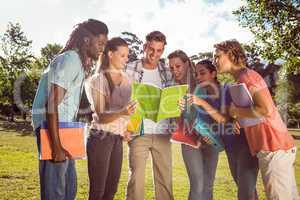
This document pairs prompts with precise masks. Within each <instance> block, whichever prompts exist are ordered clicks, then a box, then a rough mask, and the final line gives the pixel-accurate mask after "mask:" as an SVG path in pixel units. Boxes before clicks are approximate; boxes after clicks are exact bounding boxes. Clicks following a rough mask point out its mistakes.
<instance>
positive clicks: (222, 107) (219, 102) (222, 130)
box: [194, 84, 246, 151]
mask: <svg viewBox="0 0 300 200" xmlns="http://www.w3.org/2000/svg"><path fill="white" fill-rule="evenodd" d="M218 89H219V92H220V95H219V98H214V97H213V96H212V95H204V96H203V95H201V97H202V98H203V99H204V100H205V101H207V102H208V103H209V104H210V105H211V106H212V107H214V108H216V109H217V110H219V112H221V113H225V112H226V107H229V106H230V104H231V102H232V99H231V96H230V93H229V85H227V84H225V85H220V87H219V88H218ZM197 90H202V89H201V88H196V90H195V92H194V94H195V95H196V96H197V93H199V94H201V93H202V94H203V93H205V91H204V92H203V91H202V92H200V91H197ZM198 113H199V114H198V116H197V117H201V118H202V120H203V121H205V122H206V123H207V124H208V125H209V126H210V127H211V129H212V130H213V131H214V133H216V134H219V135H220V137H221V139H222V141H223V143H224V147H225V150H226V151H233V150H234V149H236V148H237V147H239V145H244V144H246V138H245V134H244V130H243V129H241V130H240V134H239V135H237V134H235V133H234V132H233V125H232V123H226V124H221V123H218V122H216V121H215V120H214V119H213V118H212V117H211V116H210V115H209V114H208V113H206V112H205V111H204V110H203V109H201V110H200V112H198Z"/></svg>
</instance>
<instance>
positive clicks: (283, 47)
mask: <svg viewBox="0 0 300 200" xmlns="http://www.w3.org/2000/svg"><path fill="white" fill-rule="evenodd" d="M246 2H247V4H246V5H245V6H242V7H240V8H239V9H238V10H236V11H234V12H233V13H234V14H235V15H236V16H237V18H238V20H239V22H240V24H241V25H242V26H243V27H247V28H249V29H250V31H251V32H252V33H253V34H254V36H255V43H256V44H257V46H259V48H258V51H259V55H261V56H262V57H263V58H264V59H266V60H268V61H270V63H274V61H275V60H277V59H279V58H281V59H284V60H286V62H287V64H286V65H285V67H286V68H287V70H288V71H287V72H288V73H294V74H299V73H300V34H299V32H300V1H298V0H281V1H275V0H272V1H266V0H259V1H257V0H246Z"/></svg>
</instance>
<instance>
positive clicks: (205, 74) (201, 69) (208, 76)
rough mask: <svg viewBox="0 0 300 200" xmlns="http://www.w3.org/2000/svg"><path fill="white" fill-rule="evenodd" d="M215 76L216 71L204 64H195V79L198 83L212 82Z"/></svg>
mask: <svg viewBox="0 0 300 200" xmlns="http://www.w3.org/2000/svg"><path fill="white" fill-rule="evenodd" d="M216 76H217V72H216V71H210V70H209V69H208V68H207V67H206V66H205V65H202V64H198V65H196V79H197V81H198V82H199V83H203V82H213V81H215V79H216Z"/></svg>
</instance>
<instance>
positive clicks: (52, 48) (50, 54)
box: [41, 43, 63, 67]
mask: <svg viewBox="0 0 300 200" xmlns="http://www.w3.org/2000/svg"><path fill="white" fill-rule="evenodd" d="M62 48H63V47H62V46H61V45H60V44H56V43H54V44H47V45H46V46H45V47H43V48H42V49H41V55H42V57H41V63H42V65H43V66H44V67H47V66H48V65H49V63H50V62H51V61H52V60H53V59H54V57H55V56H56V55H57V54H59V52H60V51H61V49H62Z"/></svg>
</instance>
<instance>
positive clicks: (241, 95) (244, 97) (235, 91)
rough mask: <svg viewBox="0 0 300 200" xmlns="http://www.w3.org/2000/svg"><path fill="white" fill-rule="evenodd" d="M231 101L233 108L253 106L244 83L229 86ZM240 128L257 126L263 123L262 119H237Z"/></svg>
mask: <svg viewBox="0 0 300 200" xmlns="http://www.w3.org/2000/svg"><path fill="white" fill-rule="evenodd" d="M229 92H230V95H231V99H232V101H233V103H234V105H235V106H237V107H242V108H250V107H252V106H253V100H252V96H251V94H250V92H249V90H248V89H247V86H246V85H245V83H239V84H233V85H231V86H229ZM238 121H239V123H240V125H241V127H249V126H253V125H256V124H259V123H261V122H262V121H263V118H262V117H257V118H243V119H238Z"/></svg>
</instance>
